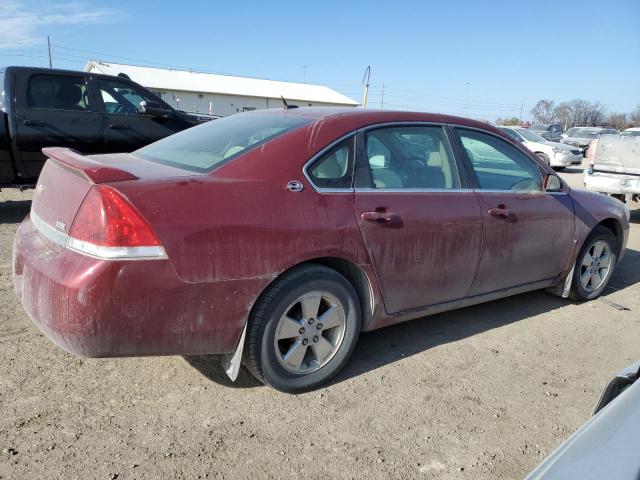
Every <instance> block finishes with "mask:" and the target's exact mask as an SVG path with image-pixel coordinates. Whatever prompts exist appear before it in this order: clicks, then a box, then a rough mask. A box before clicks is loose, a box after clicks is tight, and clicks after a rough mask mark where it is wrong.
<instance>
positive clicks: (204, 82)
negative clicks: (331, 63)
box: [84, 60, 359, 106]
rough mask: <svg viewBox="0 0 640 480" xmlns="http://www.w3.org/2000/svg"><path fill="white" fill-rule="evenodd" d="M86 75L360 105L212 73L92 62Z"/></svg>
mask: <svg viewBox="0 0 640 480" xmlns="http://www.w3.org/2000/svg"><path fill="white" fill-rule="evenodd" d="M84 69H85V71H87V72H95V73H104V74H106V75H118V74H119V73H125V74H126V75H128V76H129V78H131V80H133V81H134V82H137V83H139V84H141V85H144V86H145V87H147V88H152V89H156V90H176V91H182V92H197V93H210V94H225V95H240V96H245V97H259V98H280V97H281V96H282V97H284V98H285V99H287V100H298V101H307V102H321V103H331V104H335V105H346V106H356V105H359V103H358V102H356V101H355V100H352V99H351V98H349V97H346V96H344V95H342V94H341V93H338V92H336V91H335V90H332V89H330V88H328V87H325V86H322V85H311V84H308V83H292V82H280V81H275V80H262V79H258V78H248V77H234V76H231V75H217V74H212V73H200V72H189V71H186V70H170V69H164V68H155V67H139V66H136V65H125V64H120V63H111V62H102V61H99V60H90V61H89V62H87V64H86V65H85V67H84Z"/></svg>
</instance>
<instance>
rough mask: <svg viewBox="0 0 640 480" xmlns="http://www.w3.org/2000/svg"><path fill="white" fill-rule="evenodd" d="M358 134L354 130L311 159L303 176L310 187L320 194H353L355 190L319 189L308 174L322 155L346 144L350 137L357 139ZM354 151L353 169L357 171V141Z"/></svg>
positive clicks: (305, 166)
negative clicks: (340, 144) (312, 165)
mask: <svg viewBox="0 0 640 480" xmlns="http://www.w3.org/2000/svg"><path fill="white" fill-rule="evenodd" d="M357 132H358V130H354V131H352V132H349V133H347V134H346V135H343V136H342V137H340V138H338V139H337V140H334V141H333V142H331V143H330V144H329V145H327V146H326V147H324V148H323V149H322V150H320V151H319V152H318V153H316V154H315V155H314V156H313V157H311V159H309V160H308V161H307V162H306V163H305V164H304V165H303V166H302V173H303V175H304V176H305V178H306V179H307V181H308V182H309V185H311V188H313V189H314V190H315V191H316V192H318V193H353V188H321V187H318V186H317V185H316V184H315V183H313V180H311V177H310V176H309V174H308V173H307V168H309V166H310V165H311V164H312V163H313V162H315V161H316V160H317V159H318V158H320V157H321V156H322V155H324V154H325V153H327V152H328V151H329V150H331V149H332V148H333V147H335V146H336V145H338V144H339V143H341V142H344V141H345V140H347V139H348V138H349V137H355V135H356V133H357ZM353 149H354V151H353V163H354V164H353V168H354V171H355V157H356V152H357V146H356V145H355V141H354V147H353ZM352 181H353V175H352Z"/></svg>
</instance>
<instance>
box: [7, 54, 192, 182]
mask: <svg viewBox="0 0 640 480" xmlns="http://www.w3.org/2000/svg"><path fill="white" fill-rule="evenodd" d="M0 81H2V82H3V84H2V85H0V91H1V92H2V94H1V95H0V187H6V186H20V187H26V186H33V185H35V182H36V180H37V178H38V175H39V174H40V170H41V169H42V166H43V165H44V162H45V160H46V157H45V156H44V155H43V154H42V148H44V147H52V146H58V147H69V148H73V149H74V150H77V151H79V152H82V153H87V154H95V153H116V152H131V151H133V150H137V149H138V148H140V147H143V146H144V145H147V144H149V143H152V142H155V141H156V140H159V139H161V138H164V137H166V136H167V135H171V134H173V133H175V132H179V131H181V130H184V129H185V128H189V127H192V126H194V125H197V124H199V123H201V121H199V120H198V119H197V118H196V117H193V116H189V115H186V114H185V113H183V112H179V111H176V110H174V109H173V108H172V107H171V106H169V105H168V104H166V103H165V102H164V101H162V100H161V99H160V98H158V97H156V96H155V95H154V94H152V93H151V92H150V91H149V90H147V89H146V88H144V87H142V86H140V85H138V84H137V83H134V82H132V81H131V80H129V79H128V78H125V77H113V76H109V75H98V74H94V73H87V72H76V71H69V70H52V69H48V68H47V69H45V68H32V67H7V68H6V69H4V70H0Z"/></svg>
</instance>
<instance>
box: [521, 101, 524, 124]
mask: <svg viewBox="0 0 640 480" xmlns="http://www.w3.org/2000/svg"><path fill="white" fill-rule="evenodd" d="M523 107H524V101H522V102H520V125H522V108H523Z"/></svg>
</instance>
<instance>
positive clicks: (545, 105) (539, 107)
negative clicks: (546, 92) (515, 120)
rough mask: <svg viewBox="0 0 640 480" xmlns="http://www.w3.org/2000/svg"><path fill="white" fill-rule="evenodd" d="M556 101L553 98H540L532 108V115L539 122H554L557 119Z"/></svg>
mask: <svg viewBox="0 0 640 480" xmlns="http://www.w3.org/2000/svg"><path fill="white" fill-rule="evenodd" d="M554 106H555V102H554V101H553V100H544V99H543V100H538V103H536V104H535V106H534V107H533V108H532V109H531V115H533V118H534V119H535V121H536V122H538V123H552V122H553V121H555V120H556V115H555V109H554Z"/></svg>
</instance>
